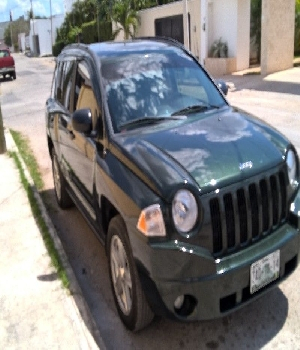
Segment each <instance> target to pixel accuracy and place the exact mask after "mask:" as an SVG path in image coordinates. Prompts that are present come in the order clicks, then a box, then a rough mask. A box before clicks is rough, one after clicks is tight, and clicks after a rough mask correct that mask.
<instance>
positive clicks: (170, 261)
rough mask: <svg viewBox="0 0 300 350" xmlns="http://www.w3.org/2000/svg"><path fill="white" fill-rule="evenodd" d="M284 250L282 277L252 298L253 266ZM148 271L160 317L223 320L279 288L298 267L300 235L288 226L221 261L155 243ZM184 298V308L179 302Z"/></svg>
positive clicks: (195, 249) (196, 251)
mask: <svg viewBox="0 0 300 350" xmlns="http://www.w3.org/2000/svg"><path fill="white" fill-rule="evenodd" d="M276 250H280V272H279V278H278V279H277V280H275V281H273V282H272V283H270V284H268V285H267V286H266V287H264V288H262V289H260V290H259V291H257V292H256V293H254V294H250V266H251V264H252V263H254V262H256V261H257V260H259V259H261V258H263V257H265V256H267V255H268V254H270V253H272V252H274V251H276ZM148 253H149V255H148V259H147V262H146V264H148V266H145V265H144V268H146V271H147V275H148V276H146V275H145V270H144V274H143V273H142V271H141V270H140V273H141V275H142V276H141V277H142V278H141V280H142V284H143V286H144V290H145V293H146V296H147V299H148V301H149V303H150V305H151V307H152V309H153V311H154V312H155V313H156V314H161V315H164V316H168V317H172V318H176V319H179V320H185V321H189V320H190V321H192V320H208V319H213V318H217V317H221V316H224V315H226V314H228V313H230V312H232V311H234V310H236V309H238V308H239V307H241V306H243V305H245V304H247V303H249V302H250V301H252V300H255V299H257V298H258V297H259V296H261V295H263V294H264V293H265V292H267V291H268V290H269V289H271V288H272V286H274V285H277V284H278V283H280V282H281V281H282V280H283V279H284V278H286V277H287V276H288V275H289V274H290V273H291V272H292V271H294V270H295V268H296V267H297V265H298V263H299V255H300V233H299V230H298V229H296V228H293V227H292V226H290V225H289V224H285V225H284V226H282V227H281V228H279V229H278V230H277V231H276V232H274V233H273V234H272V235H270V236H268V237H266V238H265V239H263V240H261V241H260V242H257V243H256V244H253V245H252V246H250V247H248V248H247V249H244V250H242V251H239V252H238V253H236V254H232V255H230V256H227V257H225V258H222V259H214V258H213V257H212V256H211V255H210V254H209V253H208V252H207V251H206V250H204V249H202V248H200V247H195V246H189V245H187V244H182V243H180V242H179V241H172V242H167V243H156V244H152V245H151V247H149V252H148ZM150 281H151V282H150ZM181 295H184V296H185V301H184V305H183V308H181V309H176V308H175V306H174V303H175V300H176V299H177V298H178V297H179V296H181Z"/></svg>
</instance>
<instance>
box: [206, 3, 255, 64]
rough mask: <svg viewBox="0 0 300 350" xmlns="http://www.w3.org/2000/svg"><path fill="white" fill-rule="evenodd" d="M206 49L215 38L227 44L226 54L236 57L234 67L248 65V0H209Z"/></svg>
mask: <svg viewBox="0 0 300 350" xmlns="http://www.w3.org/2000/svg"><path fill="white" fill-rule="evenodd" d="M208 17H209V18H208V51H210V48H211V46H212V44H213V42H214V41H215V40H218V39H220V38H222V40H223V41H226V42H227V44H228V56H229V57H236V65H237V67H236V69H237V70H242V69H246V68H248V67H249V55H250V49H249V48H250V0H226V1H223V0H210V1H209V4H208Z"/></svg>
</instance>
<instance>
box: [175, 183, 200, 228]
mask: <svg viewBox="0 0 300 350" xmlns="http://www.w3.org/2000/svg"><path fill="white" fill-rule="evenodd" d="M172 215H173V221H174V224H175V226H176V229H177V230H178V231H180V232H183V233H187V232H189V231H190V230H192V228H193V227H194V226H195V224H196V221H197V218H198V206H197V202H196V199H195V197H194V195H193V194H192V193H191V192H190V191H187V190H179V191H178V192H177V193H176V195H175V197H174V199H173V203H172Z"/></svg>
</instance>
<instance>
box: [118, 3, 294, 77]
mask: <svg viewBox="0 0 300 350" xmlns="http://www.w3.org/2000/svg"><path fill="white" fill-rule="evenodd" d="M250 4H251V0H183V1H175V2H173V3H169V4H166V5H161V6H157V7H153V8H150V9H146V10H142V11H140V12H139V15H140V26H139V28H138V32H137V33H136V35H137V36H167V37H172V38H174V39H176V40H178V41H179V42H181V43H182V44H184V45H185V47H187V48H188V49H189V50H190V51H191V52H192V53H193V54H194V55H195V56H196V57H198V59H199V61H200V62H201V63H202V64H204V65H205V66H206V67H207V68H208V70H209V71H210V72H212V73H213V74H214V75H222V74H226V73H230V72H233V71H239V70H244V69H247V68H248V67H249V61H250V14H251V9H250ZM294 25H295V0H284V1H276V0H272V1H271V0H264V1H263V2H262V36H261V48H262V50H261V71H262V74H268V73H271V72H275V71H278V70H284V69H288V68H291V67H292V65H293V57H294V51H293V48H294V28H295V27H294ZM220 38H221V39H222V41H223V42H226V43H227V46H228V58H227V59H212V58H211V57H209V56H210V55H209V53H210V49H211V47H212V45H213V43H214V42H215V41H217V40H219V39H220ZM122 39H123V33H120V34H119V36H118V38H117V40H122Z"/></svg>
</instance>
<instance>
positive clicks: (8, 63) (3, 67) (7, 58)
mask: <svg viewBox="0 0 300 350" xmlns="http://www.w3.org/2000/svg"><path fill="white" fill-rule="evenodd" d="M0 75H2V76H3V78H6V76H7V75H8V76H10V77H11V78H13V79H16V69H15V60H14V58H13V57H12V56H11V54H10V51H9V50H8V49H0Z"/></svg>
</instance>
